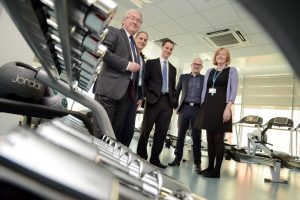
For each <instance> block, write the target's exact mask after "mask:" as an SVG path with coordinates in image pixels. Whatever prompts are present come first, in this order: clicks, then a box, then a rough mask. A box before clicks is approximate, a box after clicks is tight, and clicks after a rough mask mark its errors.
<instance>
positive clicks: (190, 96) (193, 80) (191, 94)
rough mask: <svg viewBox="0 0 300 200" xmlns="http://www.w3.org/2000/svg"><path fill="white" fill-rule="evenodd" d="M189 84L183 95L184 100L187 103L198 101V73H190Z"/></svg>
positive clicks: (199, 97) (199, 99) (199, 95)
mask: <svg viewBox="0 0 300 200" xmlns="http://www.w3.org/2000/svg"><path fill="white" fill-rule="evenodd" d="M190 76H191V77H190V80H189V86H188V90H187V94H186V96H185V99H184V102H187V103H200V101H201V91H200V86H201V85H200V84H201V81H200V74H199V75H196V76H193V75H192V74H190Z"/></svg>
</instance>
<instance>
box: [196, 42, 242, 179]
mask: <svg viewBox="0 0 300 200" xmlns="http://www.w3.org/2000/svg"><path fill="white" fill-rule="evenodd" d="M230 61H231V59H230V54H229V51H228V49H226V48H219V49H217V51H216V53H215V55H214V59H213V64H214V65H216V68H211V69H208V70H207V72H206V74H205V78H204V85H203V90H202V96H201V98H202V99H201V103H202V104H201V109H200V110H199V113H198V117H197V120H196V122H195V127H196V128H199V129H205V130H206V135H207V136H206V137H207V149H208V168H207V169H205V170H203V171H201V172H199V174H202V175H203V176H205V177H211V178H220V170H221V165H222V162H223V157H224V136H225V132H232V113H231V106H232V104H233V103H234V100H235V97H236V93H237V85H238V75H237V70H236V68H234V67H229V66H228V65H229V64H230Z"/></svg>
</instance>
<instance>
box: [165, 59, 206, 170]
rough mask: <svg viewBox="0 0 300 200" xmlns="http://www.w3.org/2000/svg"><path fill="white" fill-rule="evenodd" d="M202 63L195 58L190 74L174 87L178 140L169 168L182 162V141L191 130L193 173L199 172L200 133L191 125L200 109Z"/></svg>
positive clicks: (180, 78) (202, 78) (183, 76)
mask: <svg viewBox="0 0 300 200" xmlns="http://www.w3.org/2000/svg"><path fill="white" fill-rule="evenodd" d="M202 64H203V62H202V60H201V59H200V58H195V59H194V60H193V63H192V64H191V68H192V72H191V73H188V74H182V75H180V77H179V81H178V84H177V86H176V98H177V100H178V99H179V95H180V93H181V99H180V103H179V104H178V107H177V113H178V114H179V116H178V128H179V129H178V139H177V143H176V148H175V152H174V154H175V159H174V160H173V161H172V162H171V163H169V166H179V165H180V162H181V160H182V155H183V147H184V140H185V135H186V132H187V130H188V129H189V128H190V127H191V129H192V140H193V155H194V164H195V171H196V172H200V171H201V131H200V130H198V129H196V128H194V127H193V124H194V121H195V119H196V117H197V113H198V111H199V108H200V101H201V93H202V87H203V81H204V76H203V75H201V74H200V71H201V70H202V68H203V66H202Z"/></svg>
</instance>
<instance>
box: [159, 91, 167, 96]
mask: <svg viewBox="0 0 300 200" xmlns="http://www.w3.org/2000/svg"><path fill="white" fill-rule="evenodd" d="M160 95H161V96H165V95H169V93H168V92H161V93H160Z"/></svg>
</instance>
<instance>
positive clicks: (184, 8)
mask: <svg viewBox="0 0 300 200" xmlns="http://www.w3.org/2000/svg"><path fill="white" fill-rule="evenodd" d="M157 7H159V8H160V9H161V10H163V11H164V12H165V13H166V14H167V15H168V16H170V17H171V18H173V19H176V18H178V17H182V16H185V15H189V14H191V13H193V12H196V9H195V8H194V7H193V6H192V5H190V4H189V3H187V2H186V1H182V0H165V1H161V2H159V3H157Z"/></svg>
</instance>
